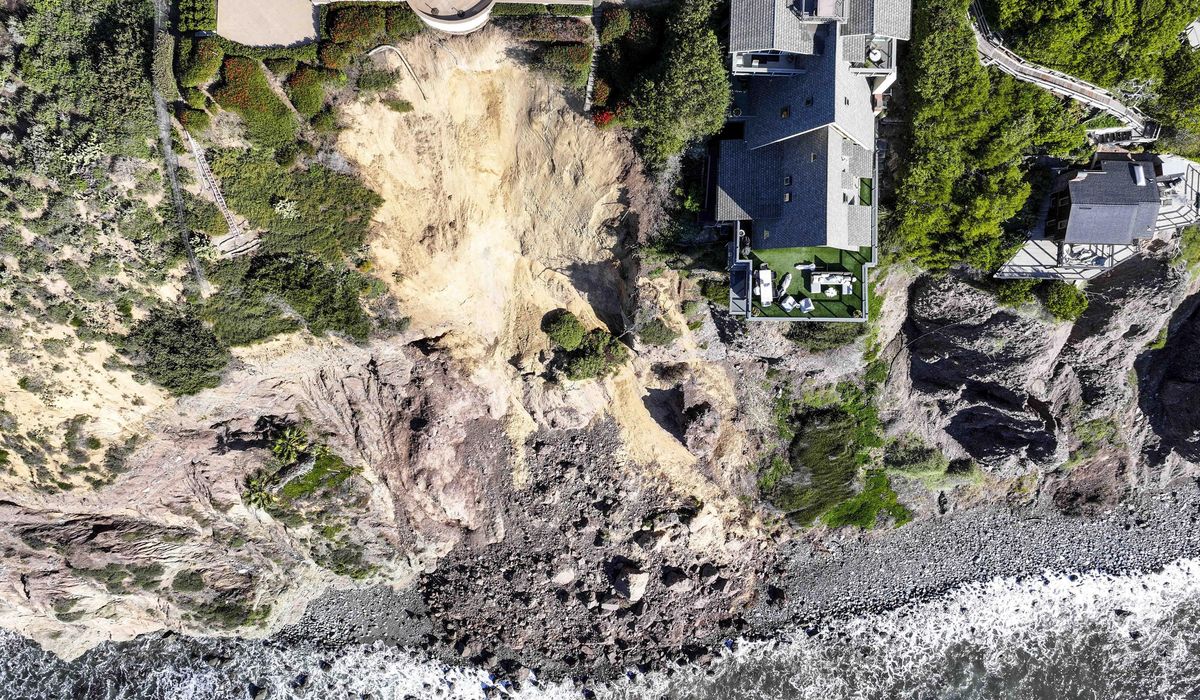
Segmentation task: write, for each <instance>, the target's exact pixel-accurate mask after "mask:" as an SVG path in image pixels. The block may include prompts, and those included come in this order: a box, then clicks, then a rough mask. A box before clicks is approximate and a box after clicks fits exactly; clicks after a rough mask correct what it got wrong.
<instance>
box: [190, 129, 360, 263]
mask: <svg viewBox="0 0 1200 700" xmlns="http://www.w3.org/2000/svg"><path fill="white" fill-rule="evenodd" d="M322 114H324V112H322ZM318 116H319V115H318ZM210 156H211V157H210V163H211V165H212V171H213V174H214V175H215V176H216V177H217V178H218V179H219V180H220V182H221V188H222V190H223V193H224V195H225V199H226V201H227V202H228V203H229V206H230V207H232V208H233V210H234V211H236V212H238V213H240V214H242V215H243V216H245V217H246V218H247V219H248V220H249V221H250V223H251V224H253V225H254V226H257V227H260V228H263V229H266V230H268V231H269V233H267V234H266V235H265V236H264V237H263V252H264V253H284V252H294V253H307V254H312V255H316V256H319V257H323V258H326V259H328V260H337V259H340V258H341V257H342V255H343V254H344V253H347V252H349V251H351V250H354V249H357V248H358V247H359V246H361V245H362V243H363V241H364V239H365V238H366V234H367V229H368V227H369V226H370V223H371V217H372V216H373V215H374V213H375V209H376V208H377V207H378V206H379V205H380V204H381V203H382V199H380V197H379V195H377V194H375V193H374V192H372V191H371V190H369V189H367V188H366V187H363V185H362V184H361V183H360V182H359V181H358V180H357V179H356V178H354V177H351V176H349V175H345V174H342V173H339V172H336V171H334V170H331V169H329V168H327V167H325V166H323V165H313V166H311V167H309V168H308V169H306V170H289V169H287V168H284V167H282V166H280V165H279V164H278V163H276V162H275V160H274V159H273V158H272V157H271V156H270V154H267V153H263V152H261V151H252V150H251V151H244V150H225V151H219V150H214V151H212V153H211V154H210Z"/></svg>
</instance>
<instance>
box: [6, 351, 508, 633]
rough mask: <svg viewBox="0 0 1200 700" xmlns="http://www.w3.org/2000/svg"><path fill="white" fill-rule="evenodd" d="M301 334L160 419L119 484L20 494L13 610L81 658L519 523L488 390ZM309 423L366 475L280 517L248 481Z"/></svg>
mask: <svg viewBox="0 0 1200 700" xmlns="http://www.w3.org/2000/svg"><path fill="white" fill-rule="evenodd" d="M290 342H291V347H277V348H275V350H276V352H274V353H268V352H264V351H263V350H259V351H258V352H259V354H261V355H264V356H265V355H275V356H274V358H273V359H256V358H252V357H247V358H244V359H243V362H242V367H241V368H240V369H238V370H237V371H235V372H234V373H232V375H231V376H229V377H228V378H227V380H226V381H225V382H224V383H223V384H222V385H221V387H219V388H217V389H214V390H212V391H209V392H205V393H203V394H201V395H199V396H196V397H191V398H188V399H185V400H183V401H180V402H179V403H178V404H177V405H175V406H174V407H173V408H172V409H171V410H169V411H165V412H161V413H160V414H158V415H156V416H155V417H154V419H153V421H152V422H149V423H147V424H146V425H145V426H144V432H143V433H142V435H143V441H142V443H141V446H140V447H139V448H138V449H137V450H136V452H134V453H133V454H132V455H130V457H129V460H128V465H127V466H128V470H127V472H126V473H124V474H122V475H120V476H119V477H118V478H117V479H116V481H115V482H114V483H113V484H112V485H111V486H108V487H105V488H101V489H98V490H95V491H92V492H88V493H82V492H80V493H76V492H68V493H65V494H59V495H54V496H48V495H43V494H39V493H36V492H31V491H30V492H25V493H21V492H17V491H15V490H10V491H9V492H8V493H7V495H6V499H5V501H4V503H3V504H2V506H0V508H3V512H4V526H3V527H0V538H3V541H4V561H5V567H4V572H3V573H4V578H5V580H6V581H5V584H6V585H5V586H4V587H3V589H2V595H3V604H2V606H0V619H2V620H3V623H0V624H4V625H5V626H8V627H14V628H16V629H20V630H22V631H25V632H27V633H29V634H31V635H33V636H34V637H35V638H38V639H40V640H42V641H45V642H47V643H48V645H49V646H50V647H51V648H54V649H56V650H57V651H60V652H62V653H64V654H67V655H71V654H74V653H78V652H80V651H82V650H83V649H85V648H86V647H88V646H90V645H91V644H94V643H96V642H98V641H101V640H104V639H108V638H113V639H120V638H127V637H129V636H131V635H133V634H137V633H139V632H143V631H147V630H151V629H157V628H159V627H162V626H167V627H183V628H185V629H188V628H190V629H199V630H215V631H221V630H223V629H230V628H234V627H237V626H240V625H243V624H246V623H253V622H255V621H263V620H266V619H268V618H270V619H272V620H277V619H284V618H289V617H294V616H295V615H297V614H298V613H299V611H300V610H301V609H302V607H303V605H304V603H305V602H307V600H308V599H309V598H311V597H313V596H315V595H317V594H318V593H319V591H320V590H321V589H322V588H324V587H325V586H328V585H331V584H334V583H335V582H337V581H339V580H341V581H346V580H348V579H346V578H345V575H348V574H367V573H369V574H370V575H372V576H375V577H379V578H382V579H384V580H389V581H391V582H393V583H396V584H400V585H402V584H404V583H406V582H408V581H411V580H412V578H413V577H414V576H415V574H416V573H417V572H419V571H420V570H421V569H422V568H424V567H425V566H427V565H428V563H429V562H432V561H434V560H435V559H436V557H437V556H438V555H440V554H442V553H444V552H446V551H448V550H449V549H450V548H452V547H453V546H454V545H455V544H456V543H458V542H459V541H460V540H462V539H463V538H467V537H469V538H473V539H475V540H481V541H493V540H495V539H497V538H499V537H500V536H502V534H503V522H502V518H501V517H500V515H499V513H498V512H496V510H495V506H494V502H493V501H492V500H491V499H490V498H489V497H488V493H489V491H491V490H493V488H494V485H493V482H495V481H496V480H498V479H502V478H503V479H507V478H508V471H509V469H508V461H507V453H508V448H507V444H506V441H505V438H504V433H503V429H502V426H501V424H500V422H499V421H498V420H497V419H496V418H495V417H493V416H490V415H489V414H488V412H487V406H486V403H485V402H483V401H481V400H480V399H479V391H478V390H477V389H475V388H473V387H472V386H471V385H470V384H469V383H467V382H466V381H464V379H463V378H462V376H461V375H459V374H458V373H457V372H455V371H454V370H452V369H450V368H449V367H448V365H447V364H446V363H445V362H444V361H441V360H439V359H438V358H431V357H426V356H424V355H423V354H422V353H421V352H419V351H417V350H415V349H413V348H411V347H409V346H407V345H406V344H403V343H380V344H376V345H373V346H370V347H355V346H352V345H348V344H343V343H337V342H332V341H325V340H321V341H312V340H310V341H307V342H305V341H302V340H300V339H293V340H292V341H290ZM293 423H304V424H305V425H307V426H308V432H309V434H310V435H311V436H312V437H313V438H314V439H316V440H319V441H320V442H322V443H323V444H326V445H327V446H328V449H329V450H330V451H331V452H332V453H334V454H336V455H337V456H338V457H340V458H341V459H342V460H343V461H344V462H345V464H346V465H349V466H350V467H351V468H352V469H353V470H354V473H352V474H351V475H350V476H349V478H347V479H345V480H344V481H342V482H340V483H339V485H338V487H337V488H336V489H334V488H331V489H329V490H328V492H327V493H321V494H320V498H319V499H318V498H315V497H308V495H307V494H298V495H297V496H295V497H294V498H288V500H287V503H286V505H287V508H281V509H279V510H277V511H276V512H275V516H276V517H272V516H270V515H268V514H267V513H266V512H265V511H264V510H262V509H260V508H254V507H249V506H247V504H245V503H244V502H243V499H244V498H245V491H246V489H245V481H246V479H247V478H248V477H251V476H252V475H253V474H255V473H256V472H257V471H258V470H260V469H261V468H262V467H263V466H264V464H265V463H266V462H267V461H268V460H269V459H270V458H271V453H270V449H269V447H270V445H271V440H270V439H269V435H270V434H271V431H272V426H275V425H280V424H293ZM285 493H286V492H285ZM339 574H342V575H339Z"/></svg>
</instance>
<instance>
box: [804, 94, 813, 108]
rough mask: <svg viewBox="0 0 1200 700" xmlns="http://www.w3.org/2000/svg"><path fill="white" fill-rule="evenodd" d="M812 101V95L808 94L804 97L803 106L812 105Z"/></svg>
mask: <svg viewBox="0 0 1200 700" xmlns="http://www.w3.org/2000/svg"><path fill="white" fill-rule="evenodd" d="M812 103H813V98H812V95H809V96H808V97H805V98H804V106H805V107H812Z"/></svg>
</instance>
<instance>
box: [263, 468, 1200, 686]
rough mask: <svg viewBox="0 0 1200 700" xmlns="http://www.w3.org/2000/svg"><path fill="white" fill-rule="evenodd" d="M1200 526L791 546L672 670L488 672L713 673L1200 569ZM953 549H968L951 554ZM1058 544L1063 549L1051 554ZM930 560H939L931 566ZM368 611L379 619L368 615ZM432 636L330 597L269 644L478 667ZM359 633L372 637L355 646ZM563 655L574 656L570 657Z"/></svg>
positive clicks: (1094, 521) (416, 599)
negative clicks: (890, 621) (922, 621)
mask: <svg viewBox="0 0 1200 700" xmlns="http://www.w3.org/2000/svg"><path fill="white" fill-rule="evenodd" d="M1198 520H1200V488H1197V487H1195V486H1194V485H1190V484H1187V485H1181V486H1180V487H1179V488H1177V489H1176V490H1175V491H1173V492H1166V493H1162V494H1154V495H1139V496H1136V497H1134V498H1133V499H1132V500H1131V501H1130V502H1129V503H1123V504H1119V505H1117V506H1114V508H1113V509H1112V510H1111V512H1108V513H1107V514H1104V515H1102V516H1100V517H1083V516H1076V517H1071V516H1064V515H1061V514H1057V513H1039V512H1037V511H1036V510H1034V509H1026V510H1025V512H1022V511H1021V510H1013V509H1004V508H995V507H988V508H978V509H972V510H967V511H957V512H954V513H951V514H948V515H945V516H939V517H938V518H933V519H930V520H925V521H919V522H916V523H912V524H910V525H907V526H905V528H903V529H901V530H894V531H887V532H871V533H856V534H853V535H852V534H849V533H836V534H834V535H833V536H831V537H826V538H824V539H822V540H820V541H818V542H813V541H807V540H793V541H790V542H786V543H784V544H782V545H781V546H780V547H779V549H778V550H776V552H775V553H774V554H773V555H772V556H771V557H770V559H768V560H767V561H765V562H764V565H763V566H762V573H764V574H765V573H766V572H771V571H773V570H778V569H779V568H780V567H783V568H784V572H783V573H776V574H774V575H773V576H770V577H766V576H764V580H763V584H762V585H761V586H760V587H759V590H757V591H756V596H757V603H756V604H755V605H753V606H752V607H750V608H749V609H748V610H746V611H744V615H743V618H744V620H745V622H746V627H745V629H744V630H742V631H739V632H737V633H735V634H731V635H728V636H725V637H721V638H708V639H697V640H696V641H695V643H694V644H691V645H688V646H687V647H681V648H679V649H677V650H676V654H675V655H674V657H675V658H674V659H672V660H668V661H666V662H660V663H647V662H645V661H644V660H641V659H638V658H636V655H633V656H631V658H629V659H627V662H626V663H624V664H623V665H617V666H612V667H597V668H594V669H590V670H589V671H587V672H584V671H582V670H581V669H570V668H565V667H563V666H562V664H561V660H559V659H554V658H549V657H547V658H545V659H543V662H542V663H541V664H540V665H537V664H532V663H531V664H520V665H516V666H511V665H510V667H507V668H506V667H504V666H503V665H498V666H495V667H492V668H486V667H483V668H484V670H487V671H490V672H491V673H493V674H495V676H496V678H497V679H498V680H500V681H503V680H509V681H516V682H518V683H519V682H520V681H521V680H523V679H526V678H528V677H529V675H528V674H527V673H525V672H523V671H522V670H521V669H523V668H527V667H532V669H533V670H535V671H536V675H537V677H538V678H541V679H542V680H546V681H556V680H561V679H566V678H570V679H573V680H574V681H575V682H576V684H581V683H582V684H597V683H607V682H611V681H614V680H617V679H620V678H623V677H627V676H628V675H629V674H630V673H633V672H636V673H637V674H644V673H656V672H657V673H666V674H668V675H670V674H671V673H673V672H674V670H675V669H677V668H679V667H680V666H682V665H684V664H683V660H684V659H686V664H688V665H699V666H700V667H704V666H706V665H707V664H709V663H711V662H713V661H715V660H717V659H719V658H720V657H721V656H722V655H723V654H724V653H725V652H726V651H727V650H728V649H729V648H730V645H733V646H735V647H736V645H738V644H740V643H748V642H761V641H779V640H781V639H784V638H786V637H787V636H788V635H794V634H800V633H806V634H809V635H811V634H814V633H816V631H817V630H819V629H821V628H822V627H826V626H829V625H833V624H836V623H837V622H838V621H842V620H845V619H847V618H851V617H854V616H859V615H870V614H880V613H884V612H888V611H893V610H897V609H901V608H904V607H906V606H911V605H916V604H920V603H922V602H927V601H931V600H936V599H938V598H942V597H946V596H948V595H950V594H952V593H953V592H954V591H955V590H958V589H961V588H963V587H965V586H970V585H979V584H986V583H989V582H993V581H997V580H1001V579H1006V578H1011V579H1015V580H1016V581H1017V582H1021V581H1023V580H1025V579H1029V578H1036V577H1041V578H1043V580H1046V576H1047V575H1066V576H1072V575H1089V574H1102V575H1109V576H1130V575H1139V574H1147V573H1154V572H1159V571H1161V570H1163V568H1164V567H1166V566H1169V565H1170V564H1172V563H1174V562H1177V561H1180V560H1185V559H1189V558H1193V557H1200V529H1198V528H1195V527H1194V523H1195V522H1197V521H1198ZM955 539H959V540H960V542H961V543H962V546H960V547H957V548H955V547H951V546H947V545H948V544H949V543H950V542H951V541H953V540H955ZM1050 542H1053V543H1056V544H1054V545H1053V546H1046V543H1050ZM985 545H986V546H985ZM822 549H824V550H830V549H832V550H833V551H824V552H823V551H821V550H822ZM922 552H926V553H928V552H937V554H936V555H935V556H930V557H928V558H921V556H920V554H921V553H922ZM889 568H890V570H889ZM364 609H366V610H367V611H369V612H367V613H366V614H364V613H363V610H364ZM398 621H400V622H398ZM434 627H435V625H434V618H432V617H431V616H429V614H428V612H427V611H426V610H424V608H423V606H422V605H421V602H420V595H419V593H418V591H417V590H415V589H410V590H408V591H405V592H403V593H400V594H396V593H393V592H391V591H390V590H381V589H379V588H374V589H366V590H361V591H339V592H334V593H330V594H326V596H324V597H322V598H321V599H318V601H315V602H314V603H313V604H312V605H310V608H309V611H307V612H306V613H305V616H304V618H303V619H302V620H301V621H300V622H299V623H297V624H296V625H293V626H291V627H289V628H285V629H284V630H281V631H280V632H279V633H278V634H276V635H274V636H273V637H271V638H270V641H271V642H273V643H284V644H299V645H301V646H304V645H310V646H313V647H316V648H323V649H330V650H337V649H340V648H345V647H347V646H353V645H356V644H370V643H374V642H376V641H379V642H382V643H384V644H387V645H391V646H398V647H399V648H401V649H403V650H406V651H410V652H412V653H414V654H418V655H423V656H426V657H427V658H429V659H431V660H436V661H438V662H440V663H444V664H447V665H451V666H456V667H458V666H464V665H465V666H470V664H469V663H468V662H467V660H465V659H464V658H463V657H462V655H461V654H460V653H459V651H457V650H455V649H454V648H453V647H452V646H450V645H447V644H445V643H443V642H442V641H441V640H440V639H439V638H438V637H437V635H436V634H434V633H433V631H434ZM352 629H361V630H364V633H362V634H358V635H355V634H354V633H353V632H351V631H350V630H352ZM561 651H562V652H563V654H564V655H565V654H566V653H567V647H566V646H564V647H563V648H562V650H561Z"/></svg>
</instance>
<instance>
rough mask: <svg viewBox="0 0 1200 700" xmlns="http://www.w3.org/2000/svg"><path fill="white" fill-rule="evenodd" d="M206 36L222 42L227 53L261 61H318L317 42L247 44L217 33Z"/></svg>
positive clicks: (221, 44)
mask: <svg viewBox="0 0 1200 700" xmlns="http://www.w3.org/2000/svg"><path fill="white" fill-rule="evenodd" d="M205 38H206V39H209V40H212V41H215V42H217V43H218V44H220V46H221V48H222V49H223V50H224V51H225V53H226V54H228V55H231V56H245V57H246V58H254V59H257V60H259V61H265V60H267V59H268V58H290V59H293V60H295V61H298V62H300V63H316V61H317V44H316V42H313V43H311V44H304V45H302V46H246V45H245V44H239V43H237V42H236V41H230V40H228V39H226V38H225V37H223V36H217V35H215V34H214V35H213V36H211V37H205Z"/></svg>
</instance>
